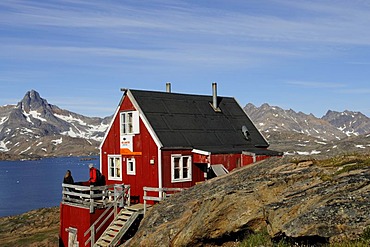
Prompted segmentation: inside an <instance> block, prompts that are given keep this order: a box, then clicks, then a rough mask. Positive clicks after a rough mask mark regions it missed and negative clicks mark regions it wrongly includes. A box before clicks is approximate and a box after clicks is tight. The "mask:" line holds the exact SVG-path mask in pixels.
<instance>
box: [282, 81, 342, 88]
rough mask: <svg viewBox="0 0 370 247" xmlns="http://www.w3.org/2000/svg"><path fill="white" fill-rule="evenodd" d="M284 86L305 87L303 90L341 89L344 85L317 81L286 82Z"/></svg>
mask: <svg viewBox="0 0 370 247" xmlns="http://www.w3.org/2000/svg"><path fill="white" fill-rule="evenodd" d="M285 83H286V84H289V85H294V86H299V87H305V88H343V87H346V84H344V83H333V82H317V81H286V82H285Z"/></svg>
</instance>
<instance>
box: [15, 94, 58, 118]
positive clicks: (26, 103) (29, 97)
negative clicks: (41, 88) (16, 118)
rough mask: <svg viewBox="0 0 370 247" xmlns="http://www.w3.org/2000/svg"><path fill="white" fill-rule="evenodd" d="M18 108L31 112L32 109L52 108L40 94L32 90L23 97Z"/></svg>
mask: <svg viewBox="0 0 370 247" xmlns="http://www.w3.org/2000/svg"><path fill="white" fill-rule="evenodd" d="M17 108H19V109H22V110H23V111H25V112H27V113H29V112H30V111H40V110H46V109H47V110H51V107H50V105H49V104H48V102H47V101H46V100H45V99H43V98H41V96H40V94H39V93H38V92H37V91H35V90H31V91H28V92H27V93H26V94H25V95H24V97H23V99H22V100H21V101H20V102H19V103H18V105H17Z"/></svg>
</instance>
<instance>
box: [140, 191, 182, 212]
mask: <svg viewBox="0 0 370 247" xmlns="http://www.w3.org/2000/svg"><path fill="white" fill-rule="evenodd" d="M143 190H144V197H143V200H144V215H145V214H146V208H147V206H146V202H147V201H156V202H160V201H162V200H164V199H166V198H167V197H168V196H170V195H171V194H168V193H167V192H172V194H173V193H175V192H180V191H183V190H184V189H183V188H154V187H144V188H143ZM147 192H158V197H156V196H148V195H147Z"/></svg>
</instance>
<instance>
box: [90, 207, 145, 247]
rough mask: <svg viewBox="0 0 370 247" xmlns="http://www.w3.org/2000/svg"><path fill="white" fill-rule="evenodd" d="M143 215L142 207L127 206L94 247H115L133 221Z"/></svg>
mask: <svg viewBox="0 0 370 247" xmlns="http://www.w3.org/2000/svg"><path fill="white" fill-rule="evenodd" d="M143 214H144V205H143V204H135V205H132V206H127V207H125V208H123V209H121V211H120V212H119V213H118V214H117V216H116V218H115V219H114V220H113V221H112V223H111V224H110V225H109V226H108V227H107V229H106V230H105V231H104V232H103V234H102V235H101V236H100V238H99V239H98V241H97V242H96V243H95V244H94V246H96V247H106V246H109V247H111V246H116V245H117V244H118V243H119V242H120V240H121V239H122V237H123V236H124V235H125V233H126V232H127V231H128V230H129V229H130V227H131V226H132V224H133V223H134V222H135V220H136V219H137V218H138V217H139V216H141V215H143Z"/></svg>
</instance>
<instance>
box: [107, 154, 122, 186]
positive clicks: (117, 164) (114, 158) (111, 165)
mask: <svg viewBox="0 0 370 247" xmlns="http://www.w3.org/2000/svg"><path fill="white" fill-rule="evenodd" d="M121 164H122V158H121V155H108V179H110V180H121V179H122V175H121V170H122V166H121Z"/></svg>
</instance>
